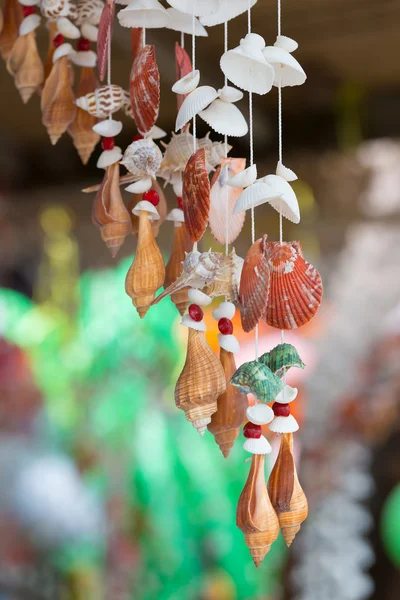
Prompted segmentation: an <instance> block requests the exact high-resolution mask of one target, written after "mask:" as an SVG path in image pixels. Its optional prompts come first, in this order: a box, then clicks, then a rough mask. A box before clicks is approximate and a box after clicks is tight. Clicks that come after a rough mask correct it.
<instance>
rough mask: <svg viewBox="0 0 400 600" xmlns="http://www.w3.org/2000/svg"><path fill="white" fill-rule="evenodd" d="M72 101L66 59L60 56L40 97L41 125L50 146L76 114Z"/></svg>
mask: <svg viewBox="0 0 400 600" xmlns="http://www.w3.org/2000/svg"><path fill="white" fill-rule="evenodd" d="M74 100H75V97H74V93H73V91H72V87H71V74H70V66H69V64H68V57H67V56H62V57H61V58H59V59H58V60H57V61H56V62H55V64H54V65H53V67H52V69H51V72H50V75H49V76H48V77H47V79H46V82H45V84H44V87H43V91H42V96H41V109H42V123H43V125H44V126H45V127H46V129H47V132H48V134H49V136H50V141H51V143H52V144H56V142H57V141H58V140H59V138H60V137H61V135H62V134H63V133H64V132H65V131H66V130H67V128H68V126H69V125H70V124H71V123H72V122H73V120H74V118H75V113H76V106H75V104H74Z"/></svg>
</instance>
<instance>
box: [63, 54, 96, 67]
mask: <svg viewBox="0 0 400 600" xmlns="http://www.w3.org/2000/svg"><path fill="white" fill-rule="evenodd" d="M69 59H70V61H71V62H72V63H74V65H76V66H77V67H89V68H90V69H93V68H94V67H95V66H96V62H97V55H96V53H95V52H93V50H86V51H83V52H82V51H80V52H72V54H70V57H69Z"/></svg>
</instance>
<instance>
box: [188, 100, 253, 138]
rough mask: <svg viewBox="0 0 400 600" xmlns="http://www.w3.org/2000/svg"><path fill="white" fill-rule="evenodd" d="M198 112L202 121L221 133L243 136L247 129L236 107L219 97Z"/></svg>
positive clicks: (244, 120)
mask: <svg viewBox="0 0 400 600" xmlns="http://www.w3.org/2000/svg"><path fill="white" fill-rule="evenodd" d="M198 114H199V117H200V118H201V119H203V121H205V122H206V123H207V124H208V125H209V126H210V127H211V128H212V129H214V131H216V132H217V133H220V134H221V135H228V136H229V137H243V136H244V135H247V132H248V130H249V128H248V126H247V122H246V119H245V118H244V116H243V115H242V113H241V112H240V110H239V109H238V107H237V106H235V105H234V104H231V103H229V102H223V101H222V100H220V99H219V98H217V99H216V100H214V102H212V103H211V104H210V106H209V107H208V108H206V109H205V110H202V111H200V112H199V113H198Z"/></svg>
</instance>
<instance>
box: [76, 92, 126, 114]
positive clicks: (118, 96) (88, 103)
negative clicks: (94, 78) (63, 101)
mask: <svg viewBox="0 0 400 600" xmlns="http://www.w3.org/2000/svg"><path fill="white" fill-rule="evenodd" d="M124 101H125V98H124V90H123V89H122V87H120V86H119V85H114V84H111V85H102V86H101V87H99V88H97V89H96V90H95V91H94V92H91V93H90V94H86V95H85V96H81V97H80V98H77V99H76V105H77V106H79V108H82V109H83V110H86V111H87V112H88V113H89V114H91V115H93V116H94V117H97V118H98V119H105V118H106V117H108V116H109V115H110V114H112V113H115V112H117V111H118V110H119V109H120V108H122V107H123V105H124Z"/></svg>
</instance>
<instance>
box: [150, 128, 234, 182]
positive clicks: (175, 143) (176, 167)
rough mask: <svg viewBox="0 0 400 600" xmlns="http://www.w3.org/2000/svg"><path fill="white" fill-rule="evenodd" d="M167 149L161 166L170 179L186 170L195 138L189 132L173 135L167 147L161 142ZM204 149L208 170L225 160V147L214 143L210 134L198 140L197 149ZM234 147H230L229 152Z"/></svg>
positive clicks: (219, 143)
mask: <svg viewBox="0 0 400 600" xmlns="http://www.w3.org/2000/svg"><path fill="white" fill-rule="evenodd" d="M161 144H162V146H164V148H165V152H164V158H163V161H162V164H161V171H162V173H163V176H165V177H170V176H171V174H172V173H174V172H182V171H184V170H185V167H186V165H187V162H188V160H189V158H190V157H191V156H192V154H193V136H192V134H191V133H189V132H188V131H185V132H182V133H178V134H176V133H172V139H171V141H170V143H169V144H168V145H167V144H165V143H164V142H161ZM200 148H204V149H205V151H206V164H207V170H209V169H210V170H211V169H215V168H216V167H217V166H218V165H219V164H221V161H222V159H223V158H225V145H224V144H222V143H221V142H213V141H211V140H210V138H209V136H208V134H207V135H206V136H205V137H204V138H197V139H196V149H197V150H198V149H200ZM231 149H232V146H229V145H228V152H229V151H230V150H231Z"/></svg>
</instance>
